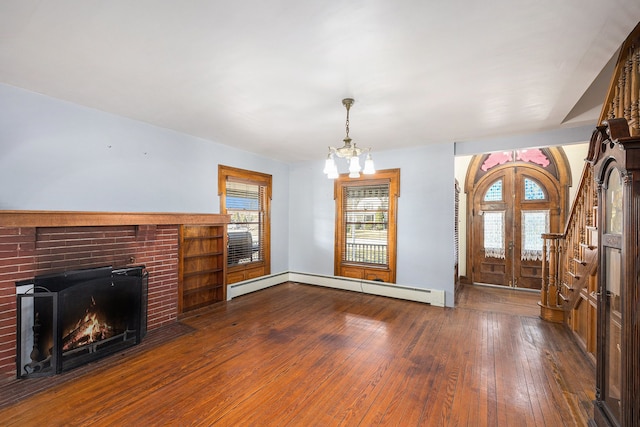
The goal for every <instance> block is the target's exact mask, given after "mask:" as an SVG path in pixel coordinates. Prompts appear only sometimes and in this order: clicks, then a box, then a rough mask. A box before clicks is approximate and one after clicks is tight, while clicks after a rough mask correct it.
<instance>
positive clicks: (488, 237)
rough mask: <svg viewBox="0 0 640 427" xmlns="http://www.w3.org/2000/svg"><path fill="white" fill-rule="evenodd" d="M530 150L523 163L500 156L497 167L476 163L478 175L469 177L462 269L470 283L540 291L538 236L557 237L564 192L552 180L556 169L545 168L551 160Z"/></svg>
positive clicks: (520, 158)
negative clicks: (466, 259) (466, 252)
mask: <svg viewBox="0 0 640 427" xmlns="http://www.w3.org/2000/svg"><path fill="white" fill-rule="evenodd" d="M536 150H537V151H536V152H537V154H535V156H534V155H533V154H531V153H529V157H526V154H523V153H521V152H513V153H500V155H501V156H503V160H504V158H510V161H504V162H503V163H502V164H500V163H499V162H498V161H496V159H495V158H494V159H492V158H491V155H486V156H485V157H484V159H485V160H484V161H483V162H482V163H481V164H479V163H477V162H476V163H477V164H476V165H477V166H479V168H480V172H481V173H479V174H478V173H476V174H475V175H474V176H475V178H476V180H475V184H474V185H473V188H472V191H471V193H470V194H469V193H468V196H469V199H468V200H469V202H470V203H468V207H469V209H470V212H469V213H468V218H469V222H470V224H469V225H470V227H469V230H470V237H471V238H470V245H468V248H470V250H471V262H470V263H468V264H467V265H471V266H472V281H473V282H474V283H485V284H493V285H503V286H511V287H520V288H531V289H540V287H541V278H542V275H541V273H542V270H541V267H542V238H541V236H540V235H541V234H542V233H557V232H559V231H560V229H561V226H562V223H563V221H564V211H565V209H564V206H565V204H566V188H565V187H566V186H564V185H562V183H561V182H560V181H559V180H558V179H557V178H556V177H555V176H554V173H553V172H557V168H556V167H552V168H550V169H551V170H547V169H546V168H545V165H546V167H548V166H549V164H550V163H551V160H550V157H551V154H550V153H549V152H548V151H543V150H540V149H536ZM523 158H524V159H525V160H523ZM527 159H528V160H527ZM531 159H533V160H534V161H532V160H531ZM472 165H473V162H472ZM483 168H484V170H482V169H483ZM468 178H469V175H468Z"/></svg>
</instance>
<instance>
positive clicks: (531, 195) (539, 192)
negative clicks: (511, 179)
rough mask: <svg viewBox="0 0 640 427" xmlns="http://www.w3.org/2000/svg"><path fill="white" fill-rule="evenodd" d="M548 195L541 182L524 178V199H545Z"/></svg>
mask: <svg viewBox="0 0 640 427" xmlns="http://www.w3.org/2000/svg"><path fill="white" fill-rule="evenodd" d="M546 198H547V197H546V196H545V194H544V190H543V189H542V187H540V184H538V183H537V182H535V181H534V180H532V179H529V178H525V179H524V199H525V200H545V199H546Z"/></svg>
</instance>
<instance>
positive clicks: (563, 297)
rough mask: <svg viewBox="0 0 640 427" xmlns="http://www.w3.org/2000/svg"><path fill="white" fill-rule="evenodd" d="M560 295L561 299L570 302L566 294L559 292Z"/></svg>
mask: <svg viewBox="0 0 640 427" xmlns="http://www.w3.org/2000/svg"><path fill="white" fill-rule="evenodd" d="M558 295H559V296H560V299H562V301H564V302H569V298H567V297H565V296H564V295H562V294H558Z"/></svg>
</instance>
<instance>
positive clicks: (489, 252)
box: [482, 211, 504, 259]
mask: <svg viewBox="0 0 640 427" xmlns="http://www.w3.org/2000/svg"><path fill="white" fill-rule="evenodd" d="M482 219H483V225H484V256H485V257H486V258H502V259H504V211H493V212H484V214H483V215H482Z"/></svg>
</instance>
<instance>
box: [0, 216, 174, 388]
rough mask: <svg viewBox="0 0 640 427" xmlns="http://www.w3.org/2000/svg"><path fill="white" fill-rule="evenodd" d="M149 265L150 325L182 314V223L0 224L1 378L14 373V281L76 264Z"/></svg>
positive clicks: (11, 375) (62, 269)
mask: <svg viewBox="0 0 640 427" xmlns="http://www.w3.org/2000/svg"><path fill="white" fill-rule="evenodd" d="M132 264H133V265H145V266H146V268H147V271H148V272H149V307H148V311H147V314H148V319H147V327H148V329H154V328H157V327H160V326H163V325H165V324H168V323H172V322H175V321H176V319H177V313H178V226H176V225H167V226H155V225H146V226H115V227H54V228H7V227H0V380H1V379H6V378H14V377H15V370H16V367H15V357H16V342H15V340H16V288H15V282H16V281H20V280H27V279H31V278H33V277H35V276H36V275H41V274H48V273H56V272H61V271H66V270H74V269H78V268H91V267H99V266H106V265H112V266H114V267H124V266H126V265H132Z"/></svg>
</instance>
